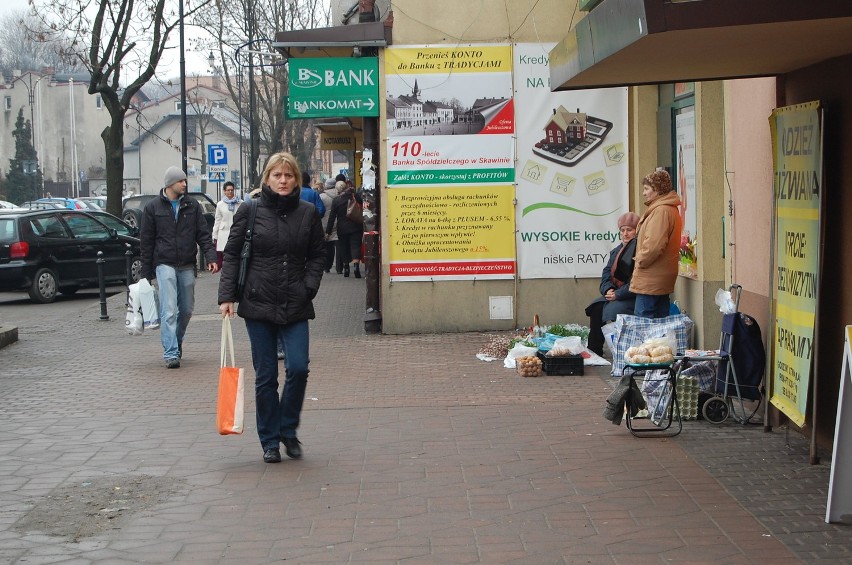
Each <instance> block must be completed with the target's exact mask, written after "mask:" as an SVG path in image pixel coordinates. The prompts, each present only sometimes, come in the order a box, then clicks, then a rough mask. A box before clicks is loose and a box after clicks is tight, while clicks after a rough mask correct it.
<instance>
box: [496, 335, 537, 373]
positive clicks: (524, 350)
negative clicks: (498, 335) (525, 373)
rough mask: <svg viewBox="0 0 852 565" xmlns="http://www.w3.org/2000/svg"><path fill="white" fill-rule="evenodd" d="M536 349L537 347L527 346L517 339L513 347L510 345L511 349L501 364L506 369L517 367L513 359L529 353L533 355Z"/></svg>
mask: <svg viewBox="0 0 852 565" xmlns="http://www.w3.org/2000/svg"><path fill="white" fill-rule="evenodd" d="M537 351H538V348H537V347H529V346H526V345H524V344H523V343H521V342H520V341H519V342H518V343H516V344H515V346H514V347H512V349H510V350H509V353H508V354H507V355H506V359H504V360H503V366H504V367H506V368H507V369H515V368H517V366H516V364H515V359H517V358H518V357H526V356H530V355H531V356H533V357H535V354H536V352H537Z"/></svg>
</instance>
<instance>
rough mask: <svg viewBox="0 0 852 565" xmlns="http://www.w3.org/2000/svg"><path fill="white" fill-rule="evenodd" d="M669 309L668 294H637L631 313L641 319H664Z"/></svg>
mask: <svg viewBox="0 0 852 565" xmlns="http://www.w3.org/2000/svg"><path fill="white" fill-rule="evenodd" d="M670 308H671V305H670V304H669V295H668V294H660V295H655V294H637V295H636V306H635V307H634V309H633V313H634V314H635V315H637V316H641V317H643V318H665V317H666V316H668V315H669V309H670Z"/></svg>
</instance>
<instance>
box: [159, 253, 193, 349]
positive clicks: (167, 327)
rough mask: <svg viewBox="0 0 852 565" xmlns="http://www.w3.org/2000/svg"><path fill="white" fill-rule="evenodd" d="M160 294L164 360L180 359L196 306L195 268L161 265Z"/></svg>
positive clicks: (161, 337)
mask: <svg viewBox="0 0 852 565" xmlns="http://www.w3.org/2000/svg"><path fill="white" fill-rule="evenodd" d="M156 275H157V289H158V290H159V295H160V341H161V342H162V343H163V359H166V360H169V359H179V358H180V356H181V355H180V354H181V351H180V349H181V346H182V345H183V336H184V334H186V327H187V326H188V325H189V319H190V318H192V309H193V308H194V306H195V269H180V270H179V269H175V268H174V267H169V266H168V265H157V270H156Z"/></svg>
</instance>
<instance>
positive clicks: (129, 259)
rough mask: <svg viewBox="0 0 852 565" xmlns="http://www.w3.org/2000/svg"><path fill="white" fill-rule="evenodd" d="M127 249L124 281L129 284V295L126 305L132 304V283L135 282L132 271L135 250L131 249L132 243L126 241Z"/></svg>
mask: <svg viewBox="0 0 852 565" xmlns="http://www.w3.org/2000/svg"><path fill="white" fill-rule="evenodd" d="M124 246H125V247H127V251H125V252H124V276H125V279H124V282H125V284H126V285H127V296H126V298H125V301H124V305H125V306H130V285H131V284H133V273H131V266H130V264H131V262H132V261H133V250H132V249H130V244H129V243H125V244H124Z"/></svg>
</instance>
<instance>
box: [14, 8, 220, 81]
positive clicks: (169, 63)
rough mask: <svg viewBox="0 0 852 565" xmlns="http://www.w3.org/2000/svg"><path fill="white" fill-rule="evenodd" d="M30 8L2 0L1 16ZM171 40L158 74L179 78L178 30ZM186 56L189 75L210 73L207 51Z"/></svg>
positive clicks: (165, 77)
mask: <svg viewBox="0 0 852 565" xmlns="http://www.w3.org/2000/svg"><path fill="white" fill-rule="evenodd" d="M38 1H46V0H38ZM28 8H29V2H28V0H0V17H3V16H5V15H6V14H8V13H10V12H18V11H22V10H23V11H26V10H28ZM189 30H191V31H189ZM192 32H196V33H197V28H192V27H187V28H185V29H184V44H185V45H188V37H189V33H192ZM169 40H170V42H172V43H173V44H174V46H175V49H169V50H167V51H166V52H165V53H164V54H163V58H162V59H161V61H160V64H159V65H158V66H157V76H159V77H161V78H163V79H169V78H177V77H179V76H180V54H179V53H178V50H177V48H176V47H177V45H178V40H179V36H178V33H177V30H175V32H174V33H172V34H171V35H170V36H169ZM184 58H185V59H186V75H187V76H194V75H208V74H210V66H209V65H208V64H207V53H205V54H200V53H193V52H190V51H187V53H186V55H185V57H184Z"/></svg>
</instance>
